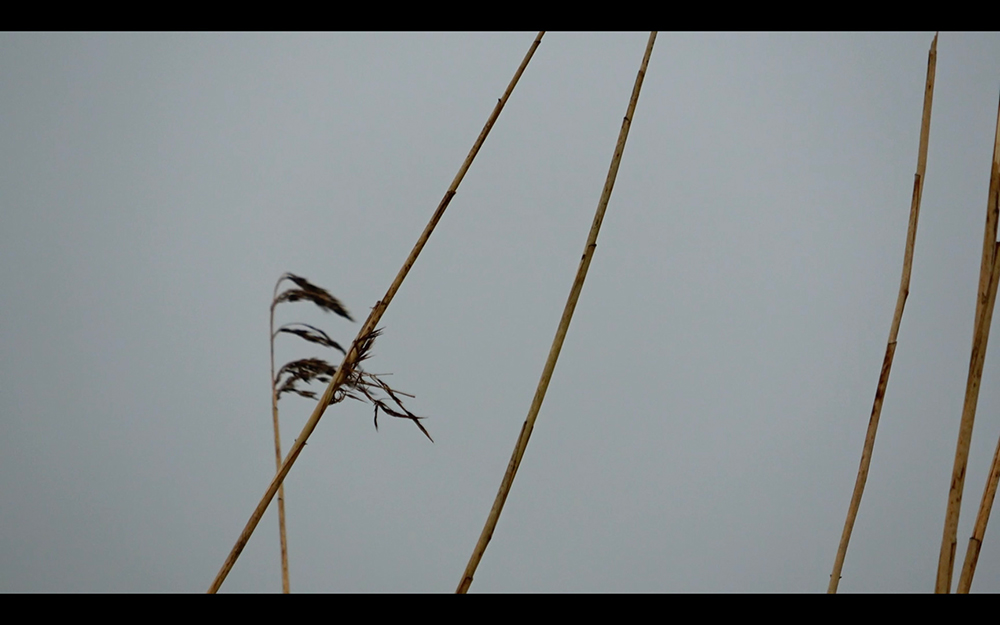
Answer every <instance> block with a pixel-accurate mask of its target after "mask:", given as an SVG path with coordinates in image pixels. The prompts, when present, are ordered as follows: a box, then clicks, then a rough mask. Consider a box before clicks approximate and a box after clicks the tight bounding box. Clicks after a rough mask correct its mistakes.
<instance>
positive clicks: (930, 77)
mask: <svg viewBox="0 0 1000 625" xmlns="http://www.w3.org/2000/svg"><path fill="white" fill-rule="evenodd" d="M936 65H937V35H936V34H935V35H934V40H933V41H931V49H930V52H928V53H927V81H926V83H925V85H924V113H923V117H922V119H921V122H920V147H919V148H918V152H917V173H916V174H915V175H914V177H913V196H912V198H911V200H910V223H909V226H908V227H907V231H906V252H905V253H904V255H903V275H902V277H901V278H900V281H899V294H898V295H897V296H896V311H895V313H893V316H892V326H891V328H890V329H889V341H888V342H887V344H886V346H885V356H884V357H883V358H882V371H881V373H879V378H878V386H877V387H876V389H875V402H874V403H873V405H872V413H871V418H870V419H869V420H868V432H867V433H866V434H865V444H864V447H863V449H862V450H861V466H860V467H859V468H858V476H857V479H855V481H854V492H853V494H852V495H851V504H850V506H849V507H848V509H847V519H846V520H845V521H844V531H843V532H842V533H841V535H840V546H839V547H838V549H837V557H836V559H834V562H833V572H832V573H831V574H830V584H829V586H828V587H827V592H828V593H835V592H837V586H838V585H839V584H840V572H841V570H842V569H843V568H844V558H845V557H846V555H847V545H848V543H849V542H850V541H851V532H852V531H853V529H854V521H855V519H856V518H857V516H858V508H859V507H860V506H861V496H862V495H863V494H864V492H865V483H866V482H867V481H868V469H869V467H870V466H871V462H872V451H873V450H874V448H875V433H876V432H877V431H878V421H879V417H880V416H881V415H882V401H883V400H884V399H885V389H886V386H887V385H888V384H889V372H890V371H891V370H892V358H893V356H894V355H895V353H896V336H897V335H898V334H899V323H900V321H902V319H903V307H904V306H905V305H906V298H907V296H908V295H909V294H910V271H911V270H912V268H913V247H914V244H915V242H916V238H917V219H918V218H919V216H920V198H921V196H922V194H923V188H924V174H925V172H926V170H927V143H928V140H929V137H930V129H931V104H932V102H933V100H934V70H935V67H936Z"/></svg>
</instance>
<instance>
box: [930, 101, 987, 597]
mask: <svg viewBox="0 0 1000 625" xmlns="http://www.w3.org/2000/svg"><path fill="white" fill-rule="evenodd" d="M998 186H1000V106H998V109H997V126H996V131H995V132H994V138H993V162H992V163H991V167H990V187H989V196H988V198H987V201H986V228H985V232H984V233H983V258H982V262H981V264H980V267H979V293H978V295H977V297H976V320H975V326H974V328H973V332H972V355H971V356H970V358H969V376H968V378H967V381H966V384H965V402H964V405H963V406H962V420H961V422H960V423H959V426H958V442H957V444H956V446H955V465H954V467H953V468H952V472H951V488H950V490H949V491H948V508H947V511H946V512H945V517H944V532H943V536H942V537H941V552H940V554H939V555H938V571H937V581H936V583H935V587H934V592H937V593H948V592H951V578H952V574H953V572H954V568H955V549H956V547H957V546H958V518H959V515H960V513H961V508H962V490H963V488H964V486H965V470H966V468H967V466H968V462H969V448H970V446H971V445H972V427H973V425H974V424H975V420H976V404H977V403H978V401H979V387H980V383H981V382H982V377H983V364H984V362H985V361H986V346H987V343H988V342H989V338H990V323H991V321H992V318H993V303H994V301H995V299H996V289H997V278H998V274H1000V260H998V254H1000V245H997V224H998V222H1000V219H998V218H1000V214H998V208H1000V207H998V197H997V195H998V193H1000V190H998ZM988 489H989V486H988V485H987V490H988ZM984 497H985V494H984ZM991 503H992V502H991ZM981 514H982V507H981V509H980V515H981ZM986 514H987V515H988V514H989V513H988V512H987V513H986ZM977 527H978V522H977ZM982 529H983V532H985V529H986V528H985V520H984V522H983V528H982ZM975 538H976V535H975V534H973V539H975ZM978 540H979V541H981V540H982V535H980V537H979V539H978ZM970 548H971V545H970ZM967 553H968V552H967ZM975 557H976V558H977V559H978V557H979V555H978V548H976V554H975ZM969 565H971V566H974V564H972V563H971V562H969V561H968V558H967V562H966V565H965V566H963V569H964V568H965V567H966V566H969ZM971 573H972V570H971V568H970V574H969V579H968V584H969V585H971V584H972V578H971ZM967 590H968V587H966V591H967Z"/></svg>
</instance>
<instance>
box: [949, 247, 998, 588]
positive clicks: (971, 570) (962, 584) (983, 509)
mask: <svg viewBox="0 0 1000 625" xmlns="http://www.w3.org/2000/svg"><path fill="white" fill-rule="evenodd" d="M994 270H996V265H994ZM998 273H1000V272H998ZM994 297H995V295H994ZM998 483H1000V439H998V440H997V449H996V451H995V452H994V453H993V464H992V465H991V466H990V474H989V477H988V478H987V479H986V488H985V489H984V490H983V499H982V501H981V502H980V504H979V514H977V515H976V525H975V527H974V528H973V530H972V536H971V537H969V547H968V548H967V549H966V551H965V562H964V563H963V564H962V574H961V576H960V577H959V578H958V592H959V593H962V594H965V593H968V592H969V590H970V589H971V588H972V577H973V576H974V575H975V574H976V564H977V563H978V562H979V550H980V549H981V548H982V546H983V537H984V536H985V535H986V524H987V523H988V522H989V520H990V510H991V509H992V508H993V500H994V499H995V498H996V494H997V484H998Z"/></svg>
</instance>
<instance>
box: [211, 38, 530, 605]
mask: <svg viewBox="0 0 1000 625" xmlns="http://www.w3.org/2000/svg"><path fill="white" fill-rule="evenodd" d="M544 34H545V33H544V31H542V32H539V33H538V36H537V37H535V40H534V42H532V44H531V47H530V48H528V52H527V53H526V54H525V55H524V59H523V60H522V61H521V65H520V66H519V67H518V68H517V71H516V72H515V73H514V77H513V78H512V79H511V81H510V84H508V85H507V90H506V91H505V92H504V94H503V97H501V98H500V99H499V100H498V101H497V103H496V106H495V107H493V112H492V113H491V114H490V117H489V119H488V120H486V125H485V126H483V130H482V131H481V132H480V133H479V137H478V138H477V139H476V142H475V143H474V144H473V145H472V149H471V150H469V155H468V156H466V157H465V161H464V162H463V163H462V166H461V167H460V168H459V170H458V173H457V174H456V175H455V179H454V180H452V182H451V186H450V187H448V190H447V191H446V192H445V194H444V197H443V198H442V199H441V202H440V203H439V204H438V207H437V209H436V210H435V211H434V214H433V215H431V219H430V221H429V222H427V225H426V226H425V227H424V231H423V232H422V233H421V234H420V238H418V239H417V242H416V244H415V245H414V246H413V249H412V250H411V251H410V255H409V256H407V257H406V260H405V261H404V262H403V266H402V267H401V268H400V269H399V273H397V274H396V278H395V280H393V281H392V284H391V285H389V290H388V291H386V293H385V296H384V297H383V298H382V299H381V300H379V301H378V302H376V303H375V306H374V307H373V308H372V311H371V313H370V314H369V315H368V319H367V320H366V321H365V323H364V326H362V328H361V330H360V331H359V332H358V336H357V337H356V338H355V339H354V342H353V343H351V346H350V348H349V349H348V350H347V355H346V356H344V360H343V362H342V363H341V364H340V367H339V368H338V369H337V373H336V375H335V376H334V377H333V379H332V380H330V385H329V386H328V387H327V389H326V392H324V393H323V396H322V397H321V398H320V400H319V403H318V404H316V409H315V410H313V413H312V416H310V417H309V420H308V421H307V422H306V424H305V426H304V427H303V428H302V432H301V433H300V434H299V437H298V438H297V439H295V442H294V443H293V444H292V447H291V449H290V450H289V451H288V455H287V456H285V461H284V462H283V463H282V464H281V468H280V469H279V470H278V474H277V475H275V476H274V479H272V480H271V484H270V485H269V486H268V487H267V491H266V492H265V493H264V496H263V497H261V500H260V503H258V504H257V508H256V509H254V511H253V514H251V515H250V520H249V521H247V524H246V527H244V528H243V531H242V532H241V533H240V537H239V538H238V539H237V540H236V544H235V545H233V549H232V551H230V553H229V556H228V557H227V558H226V561H225V562H224V563H223V564H222V568H221V569H220V570H219V573H218V574H217V575H216V576H215V580H214V581H213V582H212V585H211V586H210V587H209V589H208V592H209V593H215V592H218V590H219V587H220V586H222V582H224V581H225V580H226V576H227V575H229V571H230V570H232V568H233V565H234V564H236V560H237V559H238V558H239V557H240V553H242V552H243V548H244V547H246V544H247V541H249V540H250V536H251V535H252V534H253V532H254V530H255V529H256V528H257V524H258V523H259V522H260V518H261V517H262V516H264V511H265V510H267V506H268V504H270V503H271V500H272V499H273V498H274V495H275V493H276V492H277V491H278V488H280V487H281V484H282V482H284V480H285V476H286V475H288V471H289V470H290V469H291V468H292V465H293V464H295V460H296V459H297V458H298V457H299V454H300V453H302V449H303V448H304V447H305V444H306V440H307V439H308V438H309V436H310V435H311V434H312V432H313V430H315V429H316V424H318V423H319V420H320V418H321V417H322V416H323V412H324V411H325V410H326V408H327V407H328V406H329V405H330V402H331V401H332V400H333V394H334V393H335V392H336V391H337V389H339V388H340V386H341V385H342V384H343V383H344V380H345V379H347V374H348V372H350V371H353V369H354V365H355V364H357V359H358V356H359V344H360V343H362V342H363V341H365V340H367V339H369V338H370V337H371V335H372V333H373V332H375V329H376V326H377V325H378V322H379V321H380V320H381V319H382V315H384V314H385V310H386V308H388V306H389V303H390V302H392V298H393V297H395V295H396V292H397V291H398V290H399V287H400V285H402V283H403V280H404V279H405V278H406V274H408V273H409V272H410V268H412V267H413V263H415V262H416V260H417V256H419V255H420V251H421V250H423V249H424V245H426V244H427V240H428V239H429V238H430V236H431V233H432V232H434V228H435V227H436V226H437V224H438V222H439V221H440V220H441V217H442V216H443V215H444V211H445V209H446V208H448V204H449V203H451V200H452V198H453V197H455V193H456V192H457V191H458V185H459V184H460V183H461V182H462V179H463V178H464V177H465V174H466V172H467V171H468V170H469V166H470V165H472V161H473V160H474V159H475V158H476V154H478V153H479V149H480V148H481V147H482V146H483V142H485V141H486V137H487V136H488V135H489V133H490V130H491V129H492V128H493V124H494V123H496V120H497V118H498V117H500V111H502V110H503V107H504V105H505V104H507V100H508V99H509V98H510V94H511V92H512V91H514V87H515V85H517V81H518V80H519V79H520V78H521V74H522V73H524V69H525V68H526V67H527V66H528V61H530V60H531V57H532V56H533V55H534V54H535V50H536V49H537V48H538V44H540V43H541V42H542V35H544Z"/></svg>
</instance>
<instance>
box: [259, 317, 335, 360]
mask: <svg viewBox="0 0 1000 625" xmlns="http://www.w3.org/2000/svg"><path fill="white" fill-rule="evenodd" d="M296 326H302V327H296ZM279 332H285V333H287V334H294V335H296V336H299V337H301V338H303V339H305V340H307V341H309V342H310V343H317V344H319V345H323V346H324V347H331V348H333V349H336V350H338V351H339V352H340V353H342V354H344V355H346V354H347V352H346V351H344V348H343V347H341V346H340V343H338V342H337V341H334V340H333V339H331V338H330V336H329V335H328V334H327V333H326V332H324V331H322V330H320V329H319V328H317V327H316V326H311V325H309V324H308V323H290V324H288V325H284V326H282V327H280V328H278V330H277V332H275V334H278V333H279Z"/></svg>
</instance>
